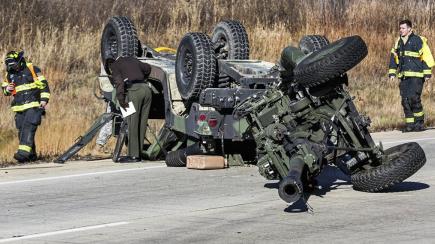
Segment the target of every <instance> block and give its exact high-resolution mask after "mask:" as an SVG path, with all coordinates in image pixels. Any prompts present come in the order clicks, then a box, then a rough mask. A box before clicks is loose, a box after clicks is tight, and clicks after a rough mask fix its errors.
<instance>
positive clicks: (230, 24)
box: [211, 20, 249, 59]
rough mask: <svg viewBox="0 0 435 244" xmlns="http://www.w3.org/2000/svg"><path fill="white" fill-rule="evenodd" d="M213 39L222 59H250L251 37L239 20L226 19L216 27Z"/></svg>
mask: <svg viewBox="0 0 435 244" xmlns="http://www.w3.org/2000/svg"><path fill="white" fill-rule="evenodd" d="M211 41H212V42H213V44H214V47H215V52H216V55H217V56H218V57H220V58H222V59H249V39H248V33H246V29H245V27H244V26H243V25H242V24H241V23H240V22H239V21H237V20H224V21H221V22H219V23H217V25H216V26H215V27H214V29H213V34H212V37H211Z"/></svg>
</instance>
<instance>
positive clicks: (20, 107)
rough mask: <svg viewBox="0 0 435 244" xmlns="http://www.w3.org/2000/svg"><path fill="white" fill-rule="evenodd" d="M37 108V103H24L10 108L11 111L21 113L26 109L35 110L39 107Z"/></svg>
mask: <svg viewBox="0 0 435 244" xmlns="http://www.w3.org/2000/svg"><path fill="white" fill-rule="evenodd" d="M39 106H40V104H39V102H31V103H25V104H23V105H17V106H12V111H14V112H21V111H24V110H26V109H29V108H35V107H39Z"/></svg>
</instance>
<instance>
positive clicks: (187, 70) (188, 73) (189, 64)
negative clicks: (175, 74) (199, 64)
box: [181, 49, 194, 85]
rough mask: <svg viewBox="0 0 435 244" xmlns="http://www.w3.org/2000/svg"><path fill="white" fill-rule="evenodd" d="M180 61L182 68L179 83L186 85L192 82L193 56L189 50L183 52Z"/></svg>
mask: <svg viewBox="0 0 435 244" xmlns="http://www.w3.org/2000/svg"><path fill="white" fill-rule="evenodd" d="M182 60H183V66H182V67H181V75H182V79H181V82H182V83H183V85H188V84H190V81H191V80H192V76H193V66H194V63H193V62H194V61H193V54H192V53H191V52H190V50H188V49H186V50H185V52H184V55H183V59H182Z"/></svg>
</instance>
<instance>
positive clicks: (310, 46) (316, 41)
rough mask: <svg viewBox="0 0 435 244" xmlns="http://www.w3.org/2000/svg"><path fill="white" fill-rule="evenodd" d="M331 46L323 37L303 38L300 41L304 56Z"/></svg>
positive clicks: (309, 36) (308, 36) (311, 36)
mask: <svg viewBox="0 0 435 244" xmlns="http://www.w3.org/2000/svg"><path fill="white" fill-rule="evenodd" d="M327 45H329V40H328V39H327V38H326V37H325V36H321V35H307V36H303V37H302V39H301V40H300V41H299V48H300V49H301V51H302V52H303V53H304V54H309V53H312V52H315V51H318V50H320V49H321V48H322V47H324V46H327Z"/></svg>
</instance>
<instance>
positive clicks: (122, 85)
mask: <svg viewBox="0 0 435 244" xmlns="http://www.w3.org/2000/svg"><path fill="white" fill-rule="evenodd" d="M110 69H111V71H112V79H113V83H114V85H115V88H116V98H117V99H118V101H119V103H120V104H121V105H123V104H125V94H126V88H127V87H126V86H127V85H128V84H129V83H137V82H145V81H146V79H147V78H148V76H149V75H150V73H151V66H150V65H149V64H147V63H142V62H141V61H139V60H138V59H137V58H134V57H120V58H118V59H116V60H115V62H113V64H112V65H111V66H110Z"/></svg>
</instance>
